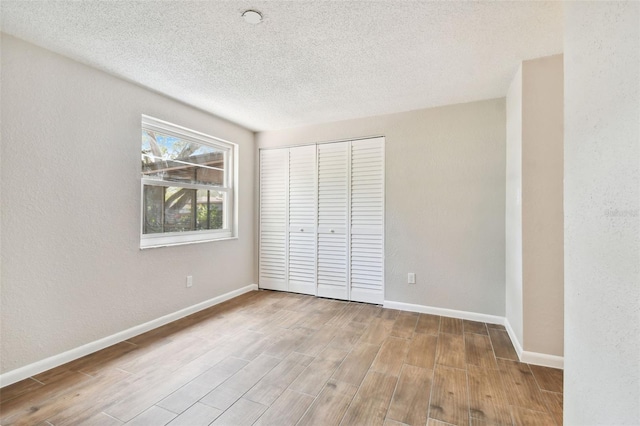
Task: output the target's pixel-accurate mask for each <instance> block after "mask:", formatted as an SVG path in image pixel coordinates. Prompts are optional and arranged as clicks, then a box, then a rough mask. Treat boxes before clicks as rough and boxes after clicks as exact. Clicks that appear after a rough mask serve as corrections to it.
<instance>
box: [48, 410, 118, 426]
mask: <svg viewBox="0 0 640 426" xmlns="http://www.w3.org/2000/svg"><path fill="white" fill-rule="evenodd" d="M49 424H50V425H52V424H54V423H49ZM78 424H86V425H91V426H121V425H123V424H124V423H123V422H121V421H120V420H118V419H115V418H113V417H111V416H109V415H108V414H105V413H102V412H98V413H96V414H95V415H93V416H91V417H88V418H87V419H86V421H85V422H84V423H78Z"/></svg>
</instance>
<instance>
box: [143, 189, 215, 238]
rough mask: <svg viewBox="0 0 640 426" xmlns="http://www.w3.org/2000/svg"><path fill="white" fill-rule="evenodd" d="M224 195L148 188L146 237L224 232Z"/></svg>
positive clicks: (198, 190)
mask: <svg viewBox="0 0 640 426" xmlns="http://www.w3.org/2000/svg"><path fill="white" fill-rule="evenodd" d="M225 196H226V194H225V193H224V192H219V191H209V190H206V189H188V188H181V187H176V186H169V187H164V186H155V185H144V218H143V233H144V234H157V233H162V232H185V231H201V230H208V229H224V217H223V214H224V203H225Z"/></svg>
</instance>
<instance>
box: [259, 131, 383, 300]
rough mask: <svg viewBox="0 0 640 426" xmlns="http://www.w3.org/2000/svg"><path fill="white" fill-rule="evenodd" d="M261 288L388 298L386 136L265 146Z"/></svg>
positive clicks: (262, 161) (262, 152) (262, 153)
mask: <svg viewBox="0 0 640 426" xmlns="http://www.w3.org/2000/svg"><path fill="white" fill-rule="evenodd" d="M259 248H260V254H259V269H260V272H259V286H260V288H265V289H271V290H282V291H290V292H295V293H304V294H313V295H317V296H321V297H330V298H334V299H342V300H353V301H360V302H369V303H382V302H383V299H384V137H376V138H369V139H359V140H353V141H344V142H333V143H319V144H316V145H306V146H297V147H291V148H274V149H262V150H260V242H259Z"/></svg>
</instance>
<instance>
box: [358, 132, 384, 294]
mask: <svg viewBox="0 0 640 426" xmlns="http://www.w3.org/2000/svg"><path fill="white" fill-rule="evenodd" d="M350 225H351V226H350V228H351V265H350V275H351V300H355V301H358V302H369V303H382V302H383V301H384V138H373V139H364V140H358V141H353V142H351V223H350Z"/></svg>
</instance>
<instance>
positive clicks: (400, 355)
mask: <svg viewBox="0 0 640 426" xmlns="http://www.w3.org/2000/svg"><path fill="white" fill-rule="evenodd" d="M408 350H409V342H408V341H407V340H405V339H400V338H397V337H387V339H386V340H385V341H384V343H383V344H382V346H381V347H380V351H378V355H377V356H376V358H375V359H374V360H373V364H371V371H377V372H379V373H384V374H388V375H390V376H396V377H397V376H398V375H399V374H400V370H401V369H402V364H403V363H404V359H405V357H406V356H407V352H408Z"/></svg>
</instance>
